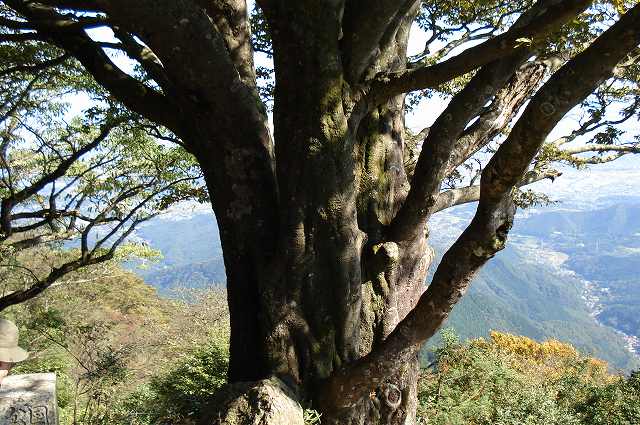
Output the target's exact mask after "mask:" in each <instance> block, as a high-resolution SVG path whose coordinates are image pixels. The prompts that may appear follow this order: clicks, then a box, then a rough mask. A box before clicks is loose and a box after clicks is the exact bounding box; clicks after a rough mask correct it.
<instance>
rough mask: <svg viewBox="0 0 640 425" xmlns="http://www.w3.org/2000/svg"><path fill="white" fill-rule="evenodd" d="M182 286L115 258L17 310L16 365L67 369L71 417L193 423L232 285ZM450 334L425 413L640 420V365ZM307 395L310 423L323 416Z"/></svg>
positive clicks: (220, 365) (222, 345) (224, 361)
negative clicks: (155, 279) (165, 290)
mask: <svg viewBox="0 0 640 425" xmlns="http://www.w3.org/2000/svg"><path fill="white" fill-rule="evenodd" d="M173 295H174V297H175V299H174V300H166V299H162V298H160V297H158V295H157V293H156V291H155V289H153V288H152V287H150V286H148V285H146V284H145V283H144V282H143V281H142V280H141V279H139V278H137V277H136V276H135V275H133V274H131V273H129V272H126V271H124V270H122V269H120V268H119V267H118V266H117V265H115V264H111V265H110V267H109V269H108V270H104V271H103V274H102V276H101V277H97V278H94V279H82V276H77V277H76V280H75V281H74V282H69V283H68V284H66V285H60V286H57V287H55V288H53V289H52V290H51V291H49V292H47V293H46V295H45V296H43V297H41V298H38V299H37V300H35V301H31V302H29V303H27V304H25V305H22V306H19V307H15V308H14V309H13V310H11V313H10V315H9V318H11V319H13V320H16V321H17V322H18V323H19V325H20V327H21V330H22V344H23V345H24V346H25V347H26V348H27V349H29V350H30V351H31V352H32V357H31V359H30V360H29V361H27V362H26V363H24V364H22V365H21V366H20V367H19V368H17V370H16V373H28V372H44V371H54V372H56V373H57V375H58V396H59V398H58V403H59V407H60V411H61V416H62V419H61V425H90V424H91V425H94V424H96V425H116V424H118V425H120V424H132V425H151V424H165V425H173V424H176V425H177V424H190V423H194V421H195V419H196V418H197V417H198V414H199V411H200V409H201V408H202V406H204V405H205V404H206V403H208V401H209V400H211V399H212V398H213V396H214V395H215V394H216V393H217V391H218V390H219V389H220V388H221V387H222V386H223V385H224V383H225V374H226V369H227V365H228V351H227V343H228V316H227V312H226V307H225V294H224V291H223V290H222V289H221V288H215V287H214V288H209V289H206V290H181V291H178V292H175V293H174V294H173ZM441 339H442V344H441V345H440V346H439V347H437V348H436V349H435V350H434V352H433V355H432V356H431V357H432V360H433V363H432V364H430V365H429V366H428V367H425V369H424V370H423V373H422V377H421V380H420V405H419V420H420V421H421V422H420V423H421V424H442V425H444V424H452V425H455V424H460V425H463V424H465V425H466V424H477V425H482V424H487V425H489V424H497V425H507V424H509V425H511V424H513V425H515V424H531V425H553V424H558V425H560V424H562V425H567V424H569V425H571V424H575V425H582V424H584V425H600V424H603V425H604V424H607V425H609V424H610V425H631V424H636V423H639V422H638V421H640V376H638V375H632V376H631V377H630V378H624V377H622V376H619V375H615V374H611V373H610V372H609V370H608V369H609V368H608V365H607V364H606V363H605V362H603V361H601V360H596V359H594V358H590V357H586V356H583V355H581V354H580V353H579V352H578V351H577V350H576V349H575V348H573V347H572V346H570V345H567V344H562V343H559V342H557V341H553V340H551V341H547V342H544V343H538V342H535V341H534V340H532V339H529V338H525V337H519V336H513V335H509V334H505V333H498V332H492V333H491V336H490V338H488V339H474V340H471V341H469V342H467V343H460V342H459V340H458V337H457V336H455V335H454V334H453V333H452V332H451V331H446V332H444V333H443V337H442V338H441ZM372 402H374V403H375V402H376V400H375V399H372ZM378 402H379V401H378ZM307 407H308V408H309V410H307V415H306V417H307V418H308V421H309V422H308V423H309V424H321V423H322V422H321V421H322V418H321V417H318V416H317V415H316V414H315V413H314V411H313V410H312V407H313V406H307Z"/></svg>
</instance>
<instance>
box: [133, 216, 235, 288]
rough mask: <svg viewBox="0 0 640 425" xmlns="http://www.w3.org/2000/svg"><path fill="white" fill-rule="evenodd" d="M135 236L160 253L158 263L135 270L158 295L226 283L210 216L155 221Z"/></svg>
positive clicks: (220, 252) (214, 225) (214, 228)
mask: <svg viewBox="0 0 640 425" xmlns="http://www.w3.org/2000/svg"><path fill="white" fill-rule="evenodd" d="M136 236H137V237H138V238H141V239H143V240H146V241H148V242H149V244H150V245H151V246H152V247H154V248H156V249H159V250H160V251H161V252H162V256H163V258H162V260H161V261H160V262H159V263H158V264H152V265H150V266H149V267H148V268H146V269H137V268H136V269H134V271H135V272H136V273H137V274H138V275H140V276H141V277H142V278H143V279H144V280H145V281H146V282H147V283H149V284H151V285H153V286H155V287H156V288H158V290H159V291H160V293H167V292H168V291H170V290H171V289H172V288H175V287H180V286H185V287H192V288H195V287H202V286H207V285H209V284H211V283H212V282H215V283H222V282H224V281H225V280H226V277H225V269H224V260H223V258H222V247H221V246H220V234H219V232H218V226H217V225H216V222H215V218H214V216H213V214H212V213H204V212H200V213H197V214H194V215H188V216H183V217H181V216H178V217H176V216H171V217H170V218H169V219H167V218H160V219H156V220H154V221H151V222H150V223H148V224H147V225H146V226H143V227H142V228H141V229H139V230H138V232H137V234H136Z"/></svg>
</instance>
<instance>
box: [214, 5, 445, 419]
mask: <svg viewBox="0 0 640 425" xmlns="http://www.w3.org/2000/svg"><path fill="white" fill-rule="evenodd" d="M317 8H318V10H313V8H310V6H309V4H305V5H304V6H302V5H301V6H300V10H297V9H296V7H295V6H289V7H288V8H286V9H283V10H280V11H278V12H277V13H279V19H280V20H281V21H283V22H287V19H286V16H283V14H290V15H291V19H294V18H295V19H298V21H300V22H304V23H308V24H310V25H314V27H313V28H307V27H302V26H300V27H295V26H288V25H286V26H283V27H282V28H278V29H274V31H273V38H274V40H273V42H274V49H275V51H276V55H275V56H274V57H275V66H276V70H277V73H276V75H277V84H276V88H277V91H276V93H275V96H276V102H275V108H276V109H275V111H274V127H275V137H276V139H277V140H279V141H281V142H279V143H276V158H277V162H276V175H277V181H278V183H279V186H278V188H277V192H278V209H279V211H280V212H281V214H280V217H278V218H277V219H275V218H274V219H273V220H272V221H270V224H271V225H272V226H276V228H275V229H274V230H273V232H272V233H271V232H266V233H268V234H272V235H273V239H272V240H271V241H269V240H266V239H264V240H263V241H262V242H258V241H255V238H253V237H252V236H251V235H250V233H251V232H248V231H247V230H246V229H244V228H243V226H244V225H245V224H244V222H238V223H237V225H238V226H239V227H236V226H234V225H235V221H233V220H229V219H228V215H225V210H224V208H226V205H228V202H220V203H219V204H217V203H216V202H214V209H215V210H216V215H217V217H218V222H219V224H220V227H221V236H222V245H223V250H224V253H225V266H226V270H227V279H228V287H229V305H230V310H231V319H232V330H231V332H232V347H231V348H232V349H231V356H232V359H231V371H230V379H231V381H235V382H237V381H248V380H256V379H261V378H265V377H267V376H269V375H275V376H277V377H279V378H280V379H281V380H282V381H283V382H285V383H287V384H288V385H289V386H290V387H291V388H292V389H294V391H295V393H296V394H298V396H299V400H300V401H301V402H302V403H304V404H306V405H308V406H310V407H312V408H315V409H319V410H320V411H321V412H322V413H323V423H326V424H353V425H356V424H370V423H380V424H405V423H413V421H414V418H415V410H416V406H417V398H416V397H417V394H416V392H417V391H416V383H417V376H418V358H417V355H418V350H419V347H414V350H415V361H413V362H408V363H407V364H406V367H404V368H402V370H400V371H399V372H398V373H397V374H395V375H394V376H389V377H388V378H387V379H386V380H385V382H384V383H383V384H382V385H379V386H374V387H372V388H371V393H370V396H369V397H368V398H366V399H365V400H363V401H361V402H359V403H358V404H357V405H356V406H352V407H351V408H349V409H340V408H337V407H336V406H334V405H333V404H332V401H331V397H330V396H327V395H326V394H325V395H323V396H322V397H320V389H322V388H323V382H324V380H326V379H327V378H329V377H330V376H331V375H332V374H333V373H334V372H335V371H336V370H338V369H339V368H341V367H342V366H344V365H346V364H348V363H350V362H353V361H354V360H357V359H358V358H360V357H362V356H364V355H366V354H368V353H369V352H370V351H371V349H372V348H373V347H374V346H376V345H377V344H380V343H381V342H382V341H383V340H384V339H385V338H386V337H387V336H388V335H389V334H390V333H391V331H393V329H394V328H395V326H396V325H397V324H398V322H399V321H400V320H402V319H403V318H404V317H405V316H406V315H407V313H408V312H409V311H410V310H411V309H412V308H413V307H414V306H415V304H416V303H417V301H418V299H419V297H420V295H421V294H422V292H423V291H424V280H425V277H426V272H427V268H428V267H429V265H430V263H431V260H432V257H433V256H432V252H431V250H430V249H429V248H428V246H427V235H426V229H425V230H424V231H419V232H417V234H416V236H415V237H414V238H412V239H411V240H409V241H405V242H403V243H401V244H396V243H384V242H383V241H384V228H385V226H386V225H388V224H389V222H390V220H391V219H392V218H393V216H394V215H395V213H396V212H397V210H398V208H399V206H400V205H401V203H402V201H403V200H404V198H405V196H406V194H407V190H408V179H407V174H406V172H405V167H404V151H405V128H404V97H403V96H399V97H396V98H393V99H391V100H390V101H389V102H387V103H385V104H383V105H381V106H379V107H377V108H375V109H374V110H373V111H371V112H369V113H366V114H362V113H360V112H359V111H357V110H354V109H353V108H354V106H355V104H356V101H355V99H356V97H357V95H358V94H357V90H356V89H354V88H352V87H351V86H350V85H349V83H348V82H347V81H345V77H344V70H343V65H342V63H341V60H340V57H339V54H340V48H339V46H338V38H337V37H335V36H334V34H335V33H336V32H338V31H340V17H339V16H335V15H334V16H332V15H331V13H328V12H327V11H326V10H324V8H323V6H322V5H318V7H317ZM274 13H276V12H274ZM307 14H312V15H314V16H315V19H308V20H305V19H300V16H302V15H307ZM318 16H325V18H324V19H318ZM411 18H412V16H410V17H408V18H405V19H406V23H403V24H402V25H399V29H398V31H397V32H396V33H395V34H393V35H392V36H388V37H389V40H388V43H387V44H386V45H387V49H386V50H384V51H382V52H380V55H379V58H378V61H377V64H376V66H380V67H383V66H384V67H386V68H388V67H392V68H393V69H404V66H405V64H404V62H403V60H402V58H404V57H406V55H405V51H406V43H407V40H408V31H409V28H410V22H411ZM319 34H326V35H327V36H326V39H324V38H322V37H321V36H320V37H319ZM293 94H295V95H293ZM230 135H231V136H233V135H234V133H233V132H231V133H230ZM202 163H203V166H205V165H206V164H207V163H209V164H210V162H208V161H202ZM211 179H212V180H215V181H216V182H217V179H216V176H212V177H211ZM210 187H211V191H212V198H213V199H214V200H215V199H216V198H219V197H220V195H218V192H219V191H220V190H219V188H220V184H219V183H216V184H211V185H210ZM218 205H219V206H218ZM276 236H277V238H276ZM248 240H253V241H255V242H253V243H259V244H260V245H259V246H260V247H261V248H262V249H264V248H266V249H267V250H270V251H273V252H275V253H276V254H274V255H273V256H272V257H270V258H268V257H269V256H268V255H267V256H265V259H268V260H269V261H265V262H264V264H265V265H264V266H260V261H259V260H258V261H257V260H256V258H255V256H254V255H258V254H257V252H256V250H255V249H254V248H252V247H251V242H247V241H248ZM248 245H249V246H248ZM274 245H275V246H274ZM247 247H249V249H247ZM267 247H271V248H267ZM267 264H268V265H267ZM256 341H261V342H262V345H260V344H256ZM335 397H339V394H335Z"/></svg>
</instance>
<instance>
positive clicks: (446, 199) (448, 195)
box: [432, 170, 562, 214]
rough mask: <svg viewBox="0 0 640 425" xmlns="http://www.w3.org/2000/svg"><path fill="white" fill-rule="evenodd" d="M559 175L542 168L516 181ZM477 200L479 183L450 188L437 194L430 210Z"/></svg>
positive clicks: (530, 182)
mask: <svg viewBox="0 0 640 425" xmlns="http://www.w3.org/2000/svg"><path fill="white" fill-rule="evenodd" d="M561 175H562V173H560V172H559V171H557V170H544V171H536V170H531V171H530V172H528V173H527V174H526V175H525V176H524V178H523V179H522V180H521V181H520V183H518V187H524V186H528V185H530V184H533V183H536V182H539V181H542V180H545V179H549V180H552V181H553V180H555V179H556V178H558V177H560V176H561ZM479 200H480V185H475V186H467V187H461V188H456V189H451V190H447V191H445V192H441V193H440V194H439V195H438V197H437V199H436V203H435V205H434V206H433V209H432V211H433V213H434V214H435V213H437V212H439V211H442V210H445V209H447V208H452V207H455V206H458V205H463V204H469V203H472V202H477V201H479Z"/></svg>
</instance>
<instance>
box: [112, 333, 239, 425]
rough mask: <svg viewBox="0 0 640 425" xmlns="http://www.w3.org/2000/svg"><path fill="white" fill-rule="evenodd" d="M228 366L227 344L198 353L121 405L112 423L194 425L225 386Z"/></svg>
mask: <svg viewBox="0 0 640 425" xmlns="http://www.w3.org/2000/svg"><path fill="white" fill-rule="evenodd" d="M228 366H229V353H228V351H227V348H226V343H225V342H224V341H216V342H214V343H212V344H210V345H208V346H205V347H202V348H199V349H196V350H195V351H194V352H193V353H191V354H189V355H187V356H185V357H183V358H182V359H180V360H179V361H177V362H176V364H175V365H174V367H173V368H171V369H170V370H169V371H168V372H166V373H165V374H163V375H161V376H159V377H156V378H154V379H152V380H151V382H150V383H149V384H147V385H143V386H142V387H140V388H139V389H138V390H137V391H135V392H134V393H132V394H131V395H130V396H129V397H128V398H127V399H125V400H124V401H123V402H122V403H120V404H119V405H118V406H117V407H116V409H114V410H115V413H114V415H113V417H112V418H110V420H109V423H114V424H116V423H118V424H120V423H130V424H132V425H146V424H167V425H168V424H188V423H192V422H193V421H194V419H195V418H197V416H198V415H199V413H200V411H201V409H202V407H203V406H204V405H205V404H206V403H207V402H209V401H210V400H211V399H212V398H213V396H214V395H215V394H216V393H217V391H218V390H219V389H220V388H221V387H222V386H223V385H224V384H225V383H226V377H227V369H228Z"/></svg>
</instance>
